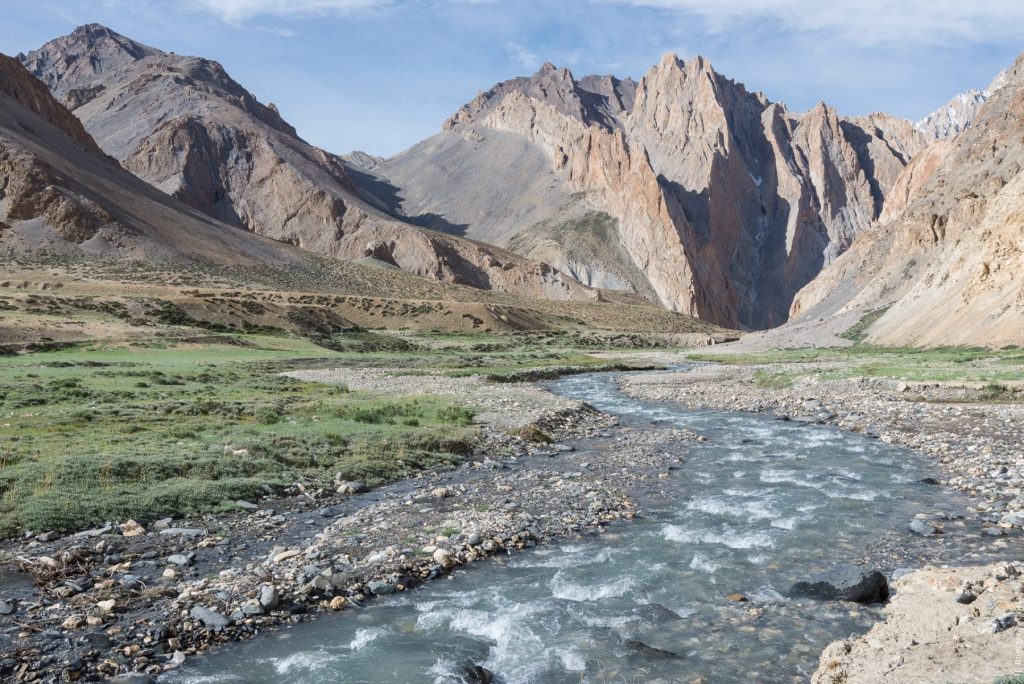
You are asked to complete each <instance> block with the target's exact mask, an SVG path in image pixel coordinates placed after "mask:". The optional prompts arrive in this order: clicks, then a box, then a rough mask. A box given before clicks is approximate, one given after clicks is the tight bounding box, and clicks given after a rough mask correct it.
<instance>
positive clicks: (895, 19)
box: [598, 0, 1024, 47]
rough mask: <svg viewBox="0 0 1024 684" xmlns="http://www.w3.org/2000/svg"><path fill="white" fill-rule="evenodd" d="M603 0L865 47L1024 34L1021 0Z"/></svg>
mask: <svg viewBox="0 0 1024 684" xmlns="http://www.w3.org/2000/svg"><path fill="white" fill-rule="evenodd" d="M598 1H600V2H612V3H618V4H628V5H636V6H644V7H654V8H660V9H664V10H677V11H679V12H680V14H685V15H689V16H691V17H692V16H697V17H700V18H701V19H703V20H704V21H705V22H706V24H707V28H708V29H709V30H711V31H713V32H718V33H723V32H727V31H735V30H739V29H740V28H741V27H745V26H750V27H752V28H756V27H757V26H758V25H760V26H763V27H765V28H771V26H772V25H775V26H777V27H778V28H779V29H780V30H782V31H787V30H788V31H794V32H800V33H808V34H815V35H819V36H821V38H822V39H823V40H829V39H833V40H834V39H841V40H843V41H844V42H846V43H848V44H852V45H857V46H862V47H874V46H883V45H886V46H892V45H903V46H915V45H942V44H944V43H949V42H966V43H982V42H991V41H992V40H993V39H1011V40H1012V39H1016V38H1020V37H1022V36H1024V2H1021V0H598ZM766 24H767V26H766Z"/></svg>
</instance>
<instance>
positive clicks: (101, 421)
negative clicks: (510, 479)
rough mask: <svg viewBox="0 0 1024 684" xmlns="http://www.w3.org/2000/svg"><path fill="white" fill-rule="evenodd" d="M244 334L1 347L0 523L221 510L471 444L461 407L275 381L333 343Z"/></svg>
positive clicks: (445, 457)
mask: <svg viewBox="0 0 1024 684" xmlns="http://www.w3.org/2000/svg"><path fill="white" fill-rule="evenodd" d="M248 342H249V344H247V345H245V346H242V347H239V346H237V345H234V344H230V345H228V344H225V345H220V344H217V343H215V342H213V343H206V344H198V345H197V344H174V343H173V342H169V343H165V344H163V345H162V347H163V348H155V347H150V346H148V345H141V346H135V347H125V346H104V345H84V346H79V347H77V348H74V349H65V350H60V351H53V352H48V353H39V354H28V355H23V356H16V357H5V358H4V359H3V361H2V363H0V416H2V419H0V420H2V423H3V430H2V433H0V534H2V535H4V536H10V535H14V534H18V533H20V532H21V531H22V530H25V529H34V530H51V529H52V530H61V531H70V530H73V529H77V528H82V527H87V526H90V525H94V524H99V523H102V522H104V521H106V520H124V519H126V518H129V517H143V518H145V517H155V516H164V515H182V514H198V513H204V512H211V511H213V512H215V511H220V510H227V509H229V508H231V505H232V503H233V502H234V501H235V500H236V499H239V498H250V497H255V496H258V495H260V494H261V492H263V491H265V490H266V488H267V487H270V488H271V489H274V490H277V489H280V488H281V487H282V486H283V485H286V484H289V483H291V482H295V481H301V482H303V483H305V484H307V486H308V485H312V486H330V483H331V481H332V480H333V478H334V476H335V475H336V474H340V475H341V477H342V478H344V479H352V480H356V479H358V480H362V481H365V482H367V483H368V484H371V485H376V484H380V483H383V482H387V481H389V480H394V479H396V478H400V477H406V476H409V475H412V474H414V473H415V472H417V471H419V470H422V469H424V468H436V467H449V466H450V465H453V464H455V463H457V462H458V461H459V460H461V459H462V458H463V457H464V456H465V455H466V454H467V453H469V451H470V450H471V447H472V441H473V439H474V435H475V430H474V429H473V428H472V426H471V424H472V418H473V411H472V410H471V409H470V408H467V407H464V406H458V405H456V404H454V403H452V402H450V401H447V400H442V399H438V398H436V397H429V396H422V397H402V398H383V397H378V396H373V395H370V394H367V393H360V392H349V391H347V389H345V388H338V387H334V386H330V385H322V384H319V383H312V382H302V381H299V380H294V379H291V378H286V377H281V376H279V375H277V372H278V371H280V370H285V369H287V368H294V367H302V366H311V365H319V364H328V365H342V364H344V363H345V361H346V359H345V355H344V354H343V353H336V352H332V351H329V350H325V349H323V348H321V347H318V346H316V345H313V344H312V343H310V342H307V341H305V340H301V339H292V338H277V337H265V336H250V337H248ZM312 354H316V356H312ZM307 355H310V356H307Z"/></svg>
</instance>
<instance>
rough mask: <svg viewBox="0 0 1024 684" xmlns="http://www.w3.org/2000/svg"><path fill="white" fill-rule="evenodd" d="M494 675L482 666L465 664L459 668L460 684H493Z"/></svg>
mask: <svg viewBox="0 0 1024 684" xmlns="http://www.w3.org/2000/svg"><path fill="white" fill-rule="evenodd" d="M495 681H496V680H495V678H494V673H493V672H491V671H490V670H488V669H487V668H486V667H484V666H483V665H477V664H476V663H473V662H466V663H464V664H463V665H462V667H460V668H459V679H458V682H459V683H460V684H494V682H495Z"/></svg>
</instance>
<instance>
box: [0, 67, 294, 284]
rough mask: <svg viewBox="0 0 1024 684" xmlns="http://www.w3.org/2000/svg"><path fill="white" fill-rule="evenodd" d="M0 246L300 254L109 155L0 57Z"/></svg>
mask: <svg viewBox="0 0 1024 684" xmlns="http://www.w3.org/2000/svg"><path fill="white" fill-rule="evenodd" d="M0 248H2V249H3V250H5V251H9V252H13V253H36V254H38V253H42V252H47V253H50V254H66V255H93V256H101V257H108V258H132V259H146V260H150V261H170V260H181V259H186V260H188V259H201V260H203V261H204V262H206V263H219V264H234V265H264V264H266V265H274V264H278V265H282V264H287V263H290V262H293V261H295V260H296V258H297V252H298V251H297V250H294V249H290V248H287V247H286V246H284V245H280V244H278V243H276V242H273V241H271V240H266V239H261V238H259V237H256V236H254V235H251V234H249V233H246V232H244V231H241V230H238V229H234V228H230V227H228V226H225V225H223V224H219V223H217V222H216V221H214V220H212V219H210V218H209V217H207V216H204V215H203V214H201V213H200V212H198V211H195V210H194V209H191V208H190V207H187V206H185V205H184V204H182V203H181V202H178V201H176V200H174V199H173V198H171V197H168V196H167V195H165V194H163V193H161V192H159V191H157V190H155V189H154V188H152V187H150V186H149V185H147V184H146V183H144V182H143V181H141V180H140V179H138V178H136V177H135V176H133V175H132V174H130V173H128V172H127V171H125V170H124V169H122V168H121V167H120V166H119V165H118V163H117V162H116V161H115V160H113V159H111V158H110V157H108V156H107V155H105V154H104V153H103V151H102V150H101V149H100V148H99V146H98V145H97V144H96V142H95V141H94V140H93V138H92V136H90V135H89V133H87V132H86V130H85V129H84V128H83V126H82V124H81V122H80V121H79V120H78V119H76V118H75V117H74V115H72V114H71V113H70V112H69V111H68V110H67V109H66V108H65V107H64V106H62V105H61V104H60V103H58V102H57V101H56V100H54V99H53V97H52V96H51V95H50V93H49V91H48V90H47V89H46V86H44V85H43V84H42V83H40V82H39V81H37V80H36V79H35V78H33V77H32V76H31V75H30V74H29V73H28V72H27V71H26V70H25V69H24V67H22V65H21V64H20V63H19V62H18V61H17V60H14V59H12V58H10V57H7V56H6V55H0Z"/></svg>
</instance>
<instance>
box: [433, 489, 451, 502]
mask: <svg viewBox="0 0 1024 684" xmlns="http://www.w3.org/2000/svg"><path fill="white" fill-rule="evenodd" d="M430 495H431V496H433V497H434V498H435V499H447V498H448V497H450V496H451V495H452V490H450V489H449V488H448V487H437V488H435V489H434V491H432V492H430Z"/></svg>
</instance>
